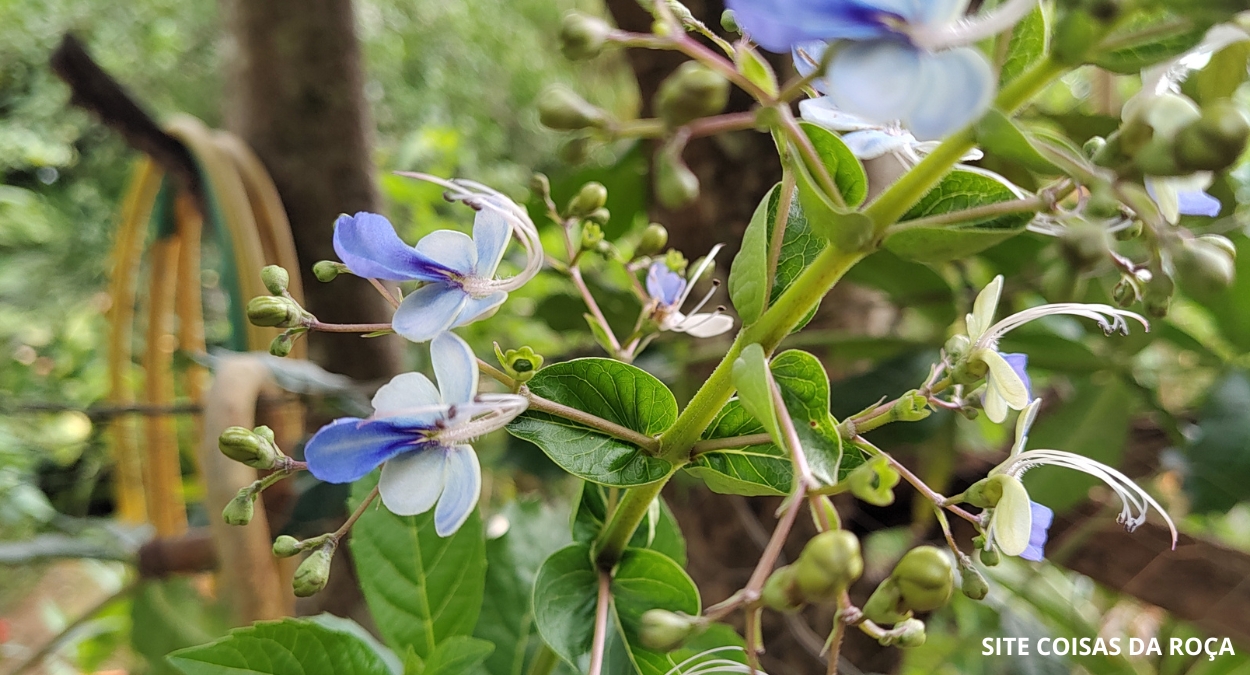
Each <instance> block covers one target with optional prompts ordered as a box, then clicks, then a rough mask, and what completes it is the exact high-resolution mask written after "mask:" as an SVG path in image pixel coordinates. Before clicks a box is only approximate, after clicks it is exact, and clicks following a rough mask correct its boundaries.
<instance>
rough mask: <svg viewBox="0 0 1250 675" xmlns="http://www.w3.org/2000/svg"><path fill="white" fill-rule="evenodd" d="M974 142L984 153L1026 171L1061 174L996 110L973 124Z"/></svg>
mask: <svg viewBox="0 0 1250 675" xmlns="http://www.w3.org/2000/svg"><path fill="white" fill-rule="evenodd" d="M976 130H977V143H978V144H980V146H981V148H982V149H984V150H985V151H986V152H987V153H989V154H992V155H997V156H998V157H1001V158H1002V159H1005V160H1007V161H1009V162H1014V163H1016V164H1019V165H1021V166H1023V167H1024V168H1026V169H1029V170H1030V171H1036V172H1037V173H1041V174H1046V175H1051V176H1053V175H1056V174H1059V173H1061V172H1060V171H1059V168H1058V167H1056V166H1055V165H1054V164H1052V163H1051V162H1050V160H1048V159H1046V158H1045V157H1043V156H1042V154H1041V153H1040V152H1038V151H1037V148H1035V147H1033V143H1032V142H1031V141H1030V140H1029V139H1028V137H1027V136H1025V135H1024V132H1023V131H1021V130H1020V128H1019V127H1017V126H1016V123H1015V122H1013V121H1012V120H1011V119H1010V118H1009V117H1007V116H1006V115H1004V114H1003V113H1002V112H1001V111H999V110H997V109H991V110H989V111H987V112H986V113H985V116H984V117H982V118H981V121H980V122H978V123H977V126H976Z"/></svg>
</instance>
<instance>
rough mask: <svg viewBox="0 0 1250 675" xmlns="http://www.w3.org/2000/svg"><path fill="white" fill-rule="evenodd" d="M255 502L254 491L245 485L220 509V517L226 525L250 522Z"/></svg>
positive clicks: (254, 510)
mask: <svg viewBox="0 0 1250 675" xmlns="http://www.w3.org/2000/svg"><path fill="white" fill-rule="evenodd" d="M255 503H256V492H255V491H253V490H252V488H251V487H250V486H249V487H245V488H243V489H242V490H239V494H237V495H235V496H234V499H231V500H230V503H229V504H226V508H224V509H222V510H221V519H222V520H224V521H226V524H227V525H247V524H248V523H250V522H252V516H253V515H254V514H255V512H256V504H255Z"/></svg>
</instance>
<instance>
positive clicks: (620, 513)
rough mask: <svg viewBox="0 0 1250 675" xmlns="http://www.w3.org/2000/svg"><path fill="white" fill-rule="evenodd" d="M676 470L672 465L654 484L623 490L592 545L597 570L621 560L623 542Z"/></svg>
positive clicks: (610, 566) (624, 542) (606, 568)
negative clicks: (670, 469) (619, 499)
mask: <svg viewBox="0 0 1250 675" xmlns="http://www.w3.org/2000/svg"><path fill="white" fill-rule="evenodd" d="M675 473H677V467H674V468H673V472H672V473H670V474H669V475H667V476H665V477H664V478H661V479H660V480H657V481H656V482H654V483H648V484H646V485H639V486H638V487H636V488H630V489H629V490H626V491H625V496H623V497H622V498H621V503H620V504H618V505H617V506H616V511H614V512H613V513H612V518H611V519H609V520H608V524H607V525H606V526H605V527H604V528H603V533H602V534H600V535H599V541H598V543H597V544H596V545H595V563H596V564H598V565H599V568H600V569H602V570H611V569H612V568H613V567H615V566H616V563H617V561H618V560H620V559H621V554H622V553H624V552H625V546H626V544H628V543H629V540H630V538H632V537H633V536H634V530H637V529H638V525H639V524H640V523H641V522H642V519H643V518H646V517H647V510H648V509H650V508H651V502H653V501H655V498H656V497H659V496H660V490H663V489H664V485H665V484H666V483H668V479H669V478H672V477H673V474H675Z"/></svg>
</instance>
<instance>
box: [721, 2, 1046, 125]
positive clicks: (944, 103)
mask: <svg viewBox="0 0 1250 675" xmlns="http://www.w3.org/2000/svg"><path fill="white" fill-rule="evenodd" d="M968 2H969V0H729V3H728V4H729V7H730V8H731V9H733V10H734V13H735V15H736V16H737V19H738V23H739V24H740V25H741V26H742V27H743V29H745V31H746V32H747V34H748V35H749V37H750V38H751V39H752V40H754V41H755V42H757V43H758V44H759V45H760V46H762V47H764V48H765V49H768V50H770V51H774V52H780V53H784V52H787V51H790V50H791V49H793V48H795V47H801V46H805V47H808V48H809V49H811V50H813V51H818V52H822V51H823V50H824V47H823V46H821V45H819V44H817V45H816V46H813V45H812V43H813V42H819V41H823V42H829V43H830V47H831V48H832V49H835V50H836V51H835V52H834V53H833V54H832V57H831V58H830V59H829V62H828V69H827V70H826V71H825V74H824V78H823V82H822V83H821V85H820V86H821V88H822V89H823V90H824V91H825V93H826V94H828V95H829V96H830V97H831V98H832V100H833V103H834V104H835V105H836V106H837V107H838V108H840V109H841V110H845V111H847V112H849V113H852V114H854V115H858V116H860V117H863V118H866V119H868V120H871V121H874V122H878V123H882V124H888V123H891V122H896V121H897V122H899V123H901V124H902V125H903V126H904V127H906V128H907V129H908V130H910V131H911V132H912V133H913V134H915V135H916V137H917V138H919V139H921V140H933V139H937V138H941V137H943V136H946V135H947V134H950V133H951V132H953V131H956V130H958V129H959V128H961V127H963V126H965V125H967V124H969V123H970V122H972V121H973V120H975V119H976V118H977V117H979V116H980V115H981V114H982V113H983V112H985V110H986V109H987V108H988V107H989V105H990V100H991V98H992V97H993V92H994V73H993V70H992V69H991V68H990V65H989V63H988V62H987V61H986V59H985V57H984V56H982V55H981V53H980V52H979V51H978V50H976V49H975V48H972V47H970V46H969V45H972V44H974V43H975V42H977V41H978V40H980V39H983V38H985V37H989V36H991V35H995V34H997V33H999V32H1002V31H1004V30H1007V29H1008V28H1010V27H1011V26H1012V25H1014V24H1015V23H1016V22H1017V21H1019V20H1020V19H1021V18H1022V17H1023V16H1024V15H1025V14H1027V13H1028V12H1029V11H1030V10H1032V8H1033V7H1034V6H1036V4H1037V0H1009V1H1008V2H1006V3H1004V4H1002V5H1000V6H999V8H998V9H996V10H994V11H992V12H988V13H986V14H985V15H983V16H979V17H977V18H976V19H974V20H971V21H965V20H962V17H963V15H964V13H965V11H966V10H967V8H968ZM815 60H816V61H819V60H820V58H819V57H817V58H816V59H815Z"/></svg>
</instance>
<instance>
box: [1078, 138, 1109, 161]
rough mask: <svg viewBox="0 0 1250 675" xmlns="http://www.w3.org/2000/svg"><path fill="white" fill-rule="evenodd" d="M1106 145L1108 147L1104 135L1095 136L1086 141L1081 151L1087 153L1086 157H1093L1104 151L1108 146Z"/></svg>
mask: <svg viewBox="0 0 1250 675" xmlns="http://www.w3.org/2000/svg"><path fill="white" fill-rule="evenodd" d="M1106 147H1107V139H1105V138H1103V137H1102V136H1094V137H1093V138H1091V139H1089V140H1088V141H1085V145H1083V146H1081V152H1083V153H1085V156H1086V157H1088V158H1090V159H1093V158H1095V157H1097V156H1098V154H1099V153H1100V152H1102V151H1103V148H1106Z"/></svg>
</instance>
